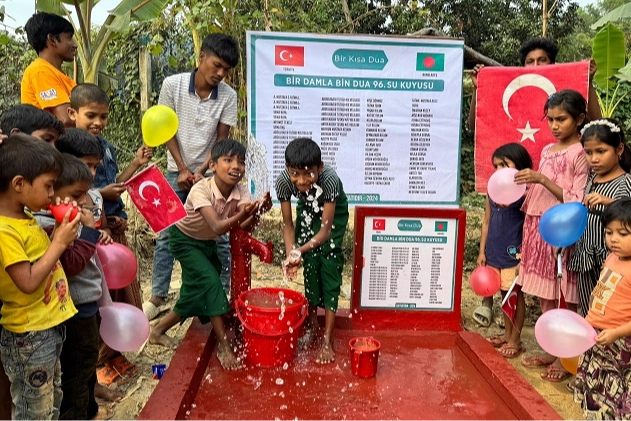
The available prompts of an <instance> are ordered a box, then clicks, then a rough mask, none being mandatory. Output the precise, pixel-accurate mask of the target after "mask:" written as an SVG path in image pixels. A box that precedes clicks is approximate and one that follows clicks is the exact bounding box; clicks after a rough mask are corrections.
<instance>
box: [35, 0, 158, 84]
mask: <svg viewBox="0 0 631 421" xmlns="http://www.w3.org/2000/svg"><path fill="white" fill-rule="evenodd" d="M98 2H99V0H37V1H36V3H35V8H36V9H37V10H39V11H42V12H48V13H54V14H57V15H60V16H66V17H67V18H68V20H69V21H70V22H71V23H72V25H73V27H74V29H75V38H76V42H77V45H78V48H77V56H78V58H79V63H80V64H81V70H82V73H83V80H84V82H91V83H97V82H98V76H99V67H100V64H101V59H102V57H103V53H104V52H105V47H106V46H107V44H108V42H109V41H110V40H111V39H112V36H113V35H114V34H115V33H116V32H125V31H127V30H128V29H129V23H130V22H131V21H132V20H136V21H145V20H151V19H154V18H156V17H157V16H159V15H160V13H161V12H162V10H163V9H164V8H165V7H166V5H167V3H168V2H169V0H121V1H120V3H118V4H117V5H116V7H115V8H114V9H113V10H111V11H110V14H109V16H108V17H107V18H106V19H105V22H104V23H103V24H102V25H101V27H100V28H99V31H98V33H97V34H96V38H93V37H92V36H91V35H92V34H91V28H92V10H93V9H94V6H95V5H96V4H97V3H98ZM70 8H73V9H74V12H75V14H76V20H77V23H78V25H79V27H78V28H77V27H76V24H75V22H74V21H73V20H72V18H71V16H72V11H71V10H70Z"/></svg>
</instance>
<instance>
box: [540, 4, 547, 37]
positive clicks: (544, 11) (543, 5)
mask: <svg viewBox="0 0 631 421" xmlns="http://www.w3.org/2000/svg"><path fill="white" fill-rule="evenodd" d="M541 10H542V12H543V14H542V18H543V25H542V26H543V28H542V31H541V32H542V36H543V37H544V38H545V36H546V32H547V29H548V1H547V0H543V4H542V5H541Z"/></svg>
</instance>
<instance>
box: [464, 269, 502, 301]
mask: <svg viewBox="0 0 631 421" xmlns="http://www.w3.org/2000/svg"><path fill="white" fill-rule="evenodd" d="M469 282H470V283H471V289H473V292H475V293H476V294H478V295H481V296H483V297H492V296H493V295H495V293H496V292H497V291H499V289H500V275H499V273H497V271H495V269H493V268H490V267H488V266H480V267H478V268H476V269H475V270H474V271H473V272H471V276H470V277H469Z"/></svg>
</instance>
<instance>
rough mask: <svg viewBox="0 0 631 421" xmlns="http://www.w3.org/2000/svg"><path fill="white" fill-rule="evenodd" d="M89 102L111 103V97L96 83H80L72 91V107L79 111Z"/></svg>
mask: <svg viewBox="0 0 631 421" xmlns="http://www.w3.org/2000/svg"><path fill="white" fill-rule="evenodd" d="M89 104H105V105H108V106H109V105H110V97H109V96H107V94H106V93H105V91H104V90H103V89H101V88H99V86H98V85H95V84H94V83H80V84H78V85H77V86H75V87H74V88H72V91H70V108H72V109H73V110H75V111H79V108H81V107H85V106H86V105H89Z"/></svg>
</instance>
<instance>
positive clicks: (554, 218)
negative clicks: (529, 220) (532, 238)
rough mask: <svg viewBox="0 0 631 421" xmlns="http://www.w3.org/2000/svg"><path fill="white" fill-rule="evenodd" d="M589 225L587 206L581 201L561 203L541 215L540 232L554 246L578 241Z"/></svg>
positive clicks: (544, 239)
mask: <svg viewBox="0 0 631 421" xmlns="http://www.w3.org/2000/svg"><path fill="white" fill-rule="evenodd" d="M586 227H587V208H586V207H585V206H583V205H582V204H581V203H579V202H570V203H561V204H560V205H556V206H553V207H551V208H550V209H548V210H547V211H546V212H545V213H544V214H543V215H541V221H540V222H539V233H540V234H541V238H543V241H545V242H546V243H548V244H550V245H551V246H553V247H567V246H571V245H572V244H574V243H576V242H577V241H578V240H579V239H580V238H581V236H582V235H583V232H585V228H586Z"/></svg>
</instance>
